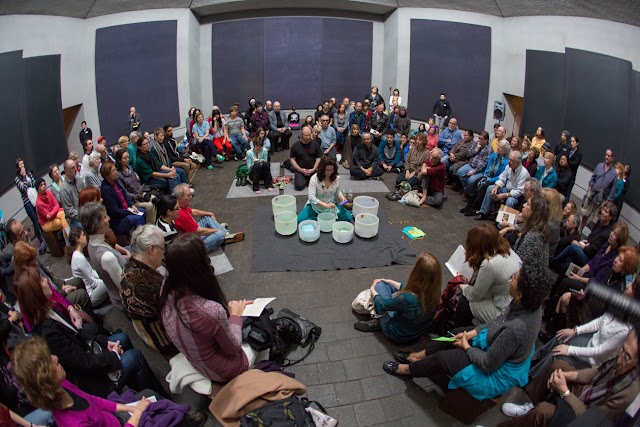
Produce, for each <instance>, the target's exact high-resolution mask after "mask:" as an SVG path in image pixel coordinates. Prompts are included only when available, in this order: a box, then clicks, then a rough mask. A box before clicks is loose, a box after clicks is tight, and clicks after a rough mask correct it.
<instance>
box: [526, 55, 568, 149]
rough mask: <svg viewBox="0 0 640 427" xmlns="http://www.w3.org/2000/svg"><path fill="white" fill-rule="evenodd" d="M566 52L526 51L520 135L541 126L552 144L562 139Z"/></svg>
mask: <svg viewBox="0 0 640 427" xmlns="http://www.w3.org/2000/svg"><path fill="white" fill-rule="evenodd" d="M564 74H565V55H564V53H556V52H543V51H537V50H527V56H526V74H525V80H524V111H523V114H522V124H521V126H520V136H522V135H524V134H525V133H528V134H529V135H533V134H535V132H536V130H537V129H538V126H542V127H543V128H544V130H545V133H546V135H547V141H549V142H550V143H551V144H556V143H558V142H559V140H560V138H559V135H560V133H561V132H562V131H563V130H564V129H565V125H564V105H565V103H564V94H565V89H564V87H565V86H564Z"/></svg>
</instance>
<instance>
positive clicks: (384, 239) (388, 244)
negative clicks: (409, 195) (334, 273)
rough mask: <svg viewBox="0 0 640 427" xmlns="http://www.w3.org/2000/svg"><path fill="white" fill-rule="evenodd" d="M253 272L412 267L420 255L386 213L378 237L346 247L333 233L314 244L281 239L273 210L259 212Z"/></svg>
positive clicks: (381, 216)
mask: <svg viewBox="0 0 640 427" xmlns="http://www.w3.org/2000/svg"><path fill="white" fill-rule="evenodd" d="M253 218H254V236H253V257H252V260H251V272H268V271H269V272H271V271H321V270H348V269H356V268H368V267H382V266H388V265H392V264H400V265H412V264H413V263H414V262H415V260H416V253H415V251H414V250H413V249H412V248H411V246H410V245H409V244H408V242H407V241H406V240H405V239H403V238H402V236H403V234H402V231H401V230H402V227H400V226H399V225H394V224H390V223H389V221H388V220H387V218H386V215H385V214H384V212H382V211H379V212H378V218H379V219H380V228H379V230H378V235H377V236H375V237H373V238H371V239H362V238H360V237H358V236H357V235H354V237H353V240H352V241H351V242H349V243H346V244H340V243H336V242H335V241H334V240H333V238H332V236H331V233H321V234H320V238H319V239H318V240H316V241H315V242H313V243H307V242H303V241H302V240H300V238H299V237H298V234H297V233H296V234H294V235H292V236H281V235H279V234H278V233H277V232H276V231H275V225H274V220H273V216H272V214H271V209H269V208H265V207H261V206H258V207H256V208H255V212H254V215H253Z"/></svg>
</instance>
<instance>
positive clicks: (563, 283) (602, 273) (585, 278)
mask: <svg viewBox="0 0 640 427" xmlns="http://www.w3.org/2000/svg"><path fill="white" fill-rule="evenodd" d="M628 238H629V228H628V227H627V224H625V223H624V222H618V223H616V224H615V225H614V226H613V230H611V233H609V239H608V241H607V243H605V244H604V245H602V247H601V248H600V250H599V251H598V253H596V256H595V257H593V259H592V260H591V261H589V262H588V263H587V264H585V265H583V266H580V267H581V268H583V269H584V274H583V275H582V276H579V275H578V274H576V273H574V272H573V271H572V272H571V273H570V274H569V277H566V276H565V275H564V274H562V275H560V276H558V280H557V281H556V283H555V284H554V286H553V288H552V289H551V293H550V295H549V304H548V306H547V310H546V311H545V313H546V314H547V315H550V313H551V310H552V309H553V308H555V309H556V310H555V312H556V313H560V305H561V302H560V299H561V297H562V296H563V295H565V294H566V293H569V292H570V291H571V290H574V291H576V292H580V293H581V295H582V296H584V291H583V290H584V289H585V288H586V287H587V286H588V285H589V283H590V282H591V281H594V282H595V283H605V282H606V280H607V279H609V278H610V276H611V271H612V270H611V269H612V266H613V262H614V260H615V259H616V257H617V256H618V249H619V248H620V247H621V246H623V245H624V244H625V243H627V239H628ZM636 262H637V259H636ZM576 295H578V294H576ZM566 298H567V297H565V299H566ZM569 299H570V298H569ZM568 302H569V300H567V301H565V303H566V304H565V305H564V310H563V311H562V312H563V313H566V306H567V304H568ZM562 317H564V316H562ZM550 323H554V322H550ZM563 327H564V324H563V323H560V324H559V325H558V326H556V327H555V329H553V330H548V332H550V333H552V334H553V333H555V331H556V330H558V329H560V328H563Z"/></svg>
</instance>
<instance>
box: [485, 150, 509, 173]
mask: <svg viewBox="0 0 640 427" xmlns="http://www.w3.org/2000/svg"><path fill="white" fill-rule="evenodd" d="M505 157H506V156H499V155H497V154H496V156H495V157H494V158H493V161H492V162H491V163H489V168H488V169H487V173H485V175H486V176H488V177H489V178H493V177H494V176H496V175H497V174H498V170H500V165H502V162H504V159H505Z"/></svg>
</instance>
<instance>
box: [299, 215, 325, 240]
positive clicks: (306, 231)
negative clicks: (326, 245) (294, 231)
mask: <svg viewBox="0 0 640 427" xmlns="http://www.w3.org/2000/svg"><path fill="white" fill-rule="evenodd" d="M298 236H299V237H300V240H302V241H303V242H308V243H311V242H315V241H316V240H318V239H319V238H320V224H318V221H314V220H312V219H306V220H304V221H301V222H300V224H298Z"/></svg>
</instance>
